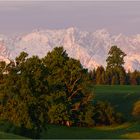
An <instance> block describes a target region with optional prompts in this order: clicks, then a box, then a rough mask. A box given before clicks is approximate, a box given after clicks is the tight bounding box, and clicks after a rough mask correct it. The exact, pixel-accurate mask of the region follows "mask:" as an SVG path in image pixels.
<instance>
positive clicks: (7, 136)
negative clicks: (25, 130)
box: [0, 132, 26, 139]
mask: <svg viewBox="0 0 140 140" xmlns="http://www.w3.org/2000/svg"><path fill="white" fill-rule="evenodd" d="M0 139H26V138H25V137H22V136H18V135H15V134H10V133H6V132H0Z"/></svg>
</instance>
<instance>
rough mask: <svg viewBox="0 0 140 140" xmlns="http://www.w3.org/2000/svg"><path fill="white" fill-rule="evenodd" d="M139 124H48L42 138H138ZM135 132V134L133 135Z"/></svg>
mask: <svg viewBox="0 0 140 140" xmlns="http://www.w3.org/2000/svg"><path fill="white" fill-rule="evenodd" d="M139 128H140V124H138V123H125V124H123V125H119V126H109V127H107V126H106V127H95V128H78V127H70V128H69V127H65V126H55V125H51V126H49V128H48V130H47V131H45V132H43V133H42V137H41V138H42V139H123V138H130V139H131V138H133V139H135V138H140V137H139V134H140V133H138V132H139ZM135 134H136V135H135Z"/></svg>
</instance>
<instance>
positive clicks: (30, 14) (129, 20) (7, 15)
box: [0, 1, 140, 35]
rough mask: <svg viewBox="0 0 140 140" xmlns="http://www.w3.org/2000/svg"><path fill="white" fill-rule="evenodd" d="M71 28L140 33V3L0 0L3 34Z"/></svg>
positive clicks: (0, 23)
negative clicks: (21, 0)
mask: <svg viewBox="0 0 140 140" xmlns="http://www.w3.org/2000/svg"><path fill="white" fill-rule="evenodd" d="M72 26H74V27H77V28H79V29H81V30H87V31H95V30H97V29H101V28H106V29H108V30H109V31H110V32H111V33H113V34H118V33H123V34H126V35H131V34H137V33H140V2H138V1H137V2H119V1H118V2H113V1H112V2H106V1H103V2H101V1H100V2H95V1H89V2H86V1H85V2H80V1H79V2H78V1H77V2H74V1H73V2H72V1H71V2H66V1H61V2H58V1H57V2H54V1H53V2H47V1H42V2H39V1H38V2H37V1H36V2H35V1H34V2H33V1H32V2H31V1H30V2H28V1H23V2H16V1H11V2H10V1H9V2H8V1H7V2H4V1H3V2H2V1H0V34H6V35H15V34H20V33H27V32H30V31H32V30H34V29H62V28H67V27H72Z"/></svg>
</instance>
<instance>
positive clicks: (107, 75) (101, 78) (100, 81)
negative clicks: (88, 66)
mask: <svg viewBox="0 0 140 140" xmlns="http://www.w3.org/2000/svg"><path fill="white" fill-rule="evenodd" d="M89 76H90V79H91V81H92V82H93V84H96V85H140V71H137V70H135V71H133V72H130V71H128V72H126V71H125V70H123V71H120V70H112V71H110V72H108V71H107V70H106V69H105V68H104V67H103V66H99V67H98V68H97V69H94V70H93V71H90V72H89Z"/></svg>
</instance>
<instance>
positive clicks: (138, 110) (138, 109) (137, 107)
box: [132, 101, 140, 119]
mask: <svg viewBox="0 0 140 140" xmlns="http://www.w3.org/2000/svg"><path fill="white" fill-rule="evenodd" d="M132 115H133V116H134V117H136V118H138V119H140V101H137V102H136V103H135V104H134V107H133V111H132Z"/></svg>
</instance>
